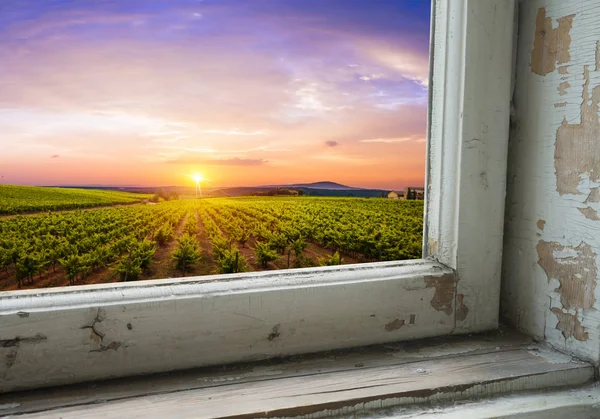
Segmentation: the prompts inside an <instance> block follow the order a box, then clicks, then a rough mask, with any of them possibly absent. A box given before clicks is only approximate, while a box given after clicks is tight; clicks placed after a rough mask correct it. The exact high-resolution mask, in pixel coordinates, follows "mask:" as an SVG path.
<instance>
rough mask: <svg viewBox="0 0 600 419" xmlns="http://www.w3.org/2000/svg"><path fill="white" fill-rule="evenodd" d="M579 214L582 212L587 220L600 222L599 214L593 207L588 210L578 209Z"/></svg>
mask: <svg viewBox="0 0 600 419" xmlns="http://www.w3.org/2000/svg"><path fill="white" fill-rule="evenodd" d="M577 209H578V210H579V212H581V213H582V214H583V215H584V216H585V218H587V219H589V220H592V221H600V216H598V212H597V211H596V210H595V209H593V208H592V207H587V208H577Z"/></svg>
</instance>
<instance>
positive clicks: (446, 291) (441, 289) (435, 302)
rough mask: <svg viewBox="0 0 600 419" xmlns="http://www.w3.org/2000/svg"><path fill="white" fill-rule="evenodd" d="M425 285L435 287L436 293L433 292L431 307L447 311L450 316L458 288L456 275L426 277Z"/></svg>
mask: <svg viewBox="0 0 600 419" xmlns="http://www.w3.org/2000/svg"><path fill="white" fill-rule="evenodd" d="M425 286H426V287H427V288H435V294H433V298H432V299H431V301H430V303H431V307H433V308H434V309H436V310H437V311H442V312H444V313H446V314H447V315H448V316H450V315H452V311H453V310H452V305H453V304H452V303H453V302H454V292H455V288H456V283H455V280H454V275H443V276H428V277H425Z"/></svg>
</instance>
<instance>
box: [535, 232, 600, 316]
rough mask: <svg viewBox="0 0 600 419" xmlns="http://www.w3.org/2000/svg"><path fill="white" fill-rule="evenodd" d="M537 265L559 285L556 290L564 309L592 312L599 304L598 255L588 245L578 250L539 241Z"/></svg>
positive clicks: (577, 248)
mask: <svg viewBox="0 0 600 419" xmlns="http://www.w3.org/2000/svg"><path fill="white" fill-rule="evenodd" d="M536 248H537V252H538V256H539V261H538V264H539V265H540V266H541V267H542V269H544V271H545V272H546V274H547V275H548V281H549V280H550V279H556V280H558V282H560V287H559V288H558V289H556V290H555V291H557V292H558V293H559V294H560V301H561V304H562V306H563V308H565V309H584V308H585V309H587V308H592V307H593V306H594V303H595V302H596V300H595V297H594V290H595V289H596V276H597V274H598V269H597V266H596V254H595V253H594V252H593V251H592V248H591V246H590V245H589V244H587V243H581V244H580V245H579V246H577V247H572V246H563V245H561V244H560V243H557V242H545V241H543V240H540V241H539V242H538V244H537V247H536Z"/></svg>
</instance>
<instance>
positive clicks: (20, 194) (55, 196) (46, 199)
mask: <svg viewBox="0 0 600 419" xmlns="http://www.w3.org/2000/svg"><path fill="white" fill-rule="evenodd" d="M150 196H151V195H144V194H135V193H128V192H117V191H97V190H90V189H71V188H42V187H36V186H13V185H0V214H20V213H24V212H35V211H53V210H64V209H77V208H90V207H99V206H107V205H115V204H131V203H134V202H138V201H141V200H143V199H145V198H149V197H150Z"/></svg>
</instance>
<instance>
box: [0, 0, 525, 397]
mask: <svg viewBox="0 0 600 419" xmlns="http://www.w3.org/2000/svg"><path fill="white" fill-rule="evenodd" d="M514 7H515V0H464V1H462V0H433V4H432V20H431V21H432V25H431V33H432V35H431V49H430V54H431V62H430V81H429V88H430V89H429V97H430V99H429V108H428V109H429V118H428V141H427V169H426V201H425V224H424V243H423V259H420V260H416V261H402V262H377V263H367V264H361V265H346V266H336V267H319V268H306V269H291V270H286V271H278V272H252V273H243V274H234V275H227V276H221V275H213V276H206V277H195V278H187V279H164V280H153V281H141V282H136V283H115V284H106V285H87V286H73V287H64V288H53V289H38V290H26V291H14V292H0V361H2V360H4V362H0V377H2V380H0V392H8V391H14V390H23V389H31V388H39V387H44V386H53V385H63V384H72V383H77V382H83V381H89V380H98V379H105V378H114V377H120V376H127V375H136V374H149V373H156V372H164V371H171V370H178V369H186V368H193V367H200V366H206V365H216V364H224V363H231V362H241V361H253V360H260V359H264V358H270V357H277V356H284V355H293V354H300V353H308V352H319V351H325V350H331V349H339V348H346V347H354V346H362V345H368V344H376V343H385V342H391V341H399V340H407V339H417V338H425V337H432V336H441V335H448V334H453V333H472V332H478V331H483V330H490V329H494V328H496V327H497V325H498V313H499V301H500V296H499V294H500V267H501V259H502V241H503V221H504V199H505V192H506V186H505V185H506V163H507V147H508V133H509V117H510V99H511V97H510V96H511V94H510V87H511V74H512V56H513V28H514ZM474 203H475V204H474Z"/></svg>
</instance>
